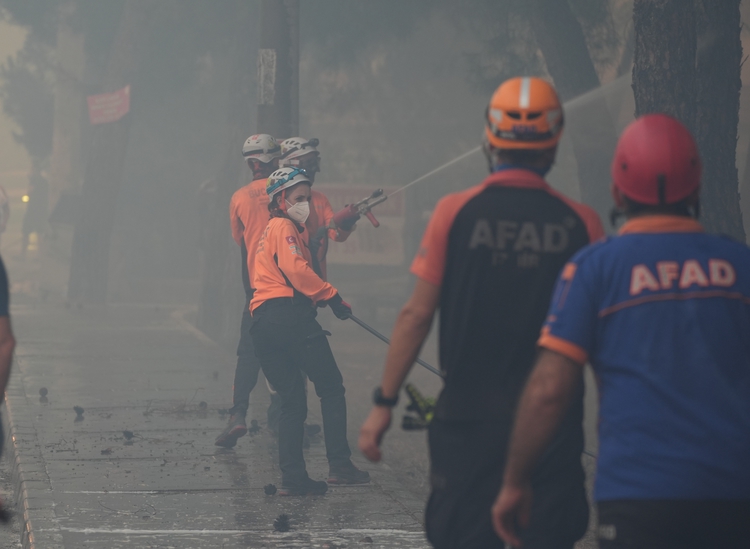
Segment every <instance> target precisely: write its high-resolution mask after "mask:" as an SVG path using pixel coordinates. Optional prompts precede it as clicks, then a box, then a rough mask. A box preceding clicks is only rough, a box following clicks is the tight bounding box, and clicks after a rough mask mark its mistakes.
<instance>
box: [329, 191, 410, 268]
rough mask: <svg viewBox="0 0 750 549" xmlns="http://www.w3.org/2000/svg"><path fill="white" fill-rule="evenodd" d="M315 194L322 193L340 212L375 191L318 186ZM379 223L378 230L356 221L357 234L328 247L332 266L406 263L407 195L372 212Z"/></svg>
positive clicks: (398, 195)
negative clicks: (405, 198) (405, 199)
mask: <svg viewBox="0 0 750 549" xmlns="http://www.w3.org/2000/svg"><path fill="white" fill-rule="evenodd" d="M315 190H316V191H320V192H322V193H323V194H324V195H326V197H328V201H329V202H330V203H331V206H332V207H333V211H334V212H337V211H339V210H340V209H341V208H343V207H344V206H346V205H347V204H354V203H355V202H359V201H360V200H362V199H363V198H365V197H366V196H368V195H369V194H370V193H372V191H374V190H375V189H374V188H369V187H355V186H341V185H319V184H317V183H316V184H315ZM383 190H384V191H385V194H386V195H387V194H389V193H392V192H393V191H395V190H396V188H395V187H392V188H384V189H383ZM372 213H373V214H374V215H375V217H376V218H377V219H378V221H380V227H378V228H377V229H376V228H375V227H373V226H372V224H371V223H370V221H369V220H368V219H367V218H366V217H364V216H363V217H362V219H360V220H359V221H357V230H355V231H354V232H353V233H352V234H351V236H350V237H349V238H348V239H347V240H346V242H331V243H329V245H328V255H327V256H326V258H327V261H328V263H329V264H332V263H339V264H349V265H401V264H402V263H403V262H404V254H405V251H404V224H405V219H406V209H405V207H404V193H398V194H396V195H394V196H392V197H391V198H389V199H388V200H386V201H385V202H383V203H382V204H378V205H377V206H375V207H374V208H373V209H372Z"/></svg>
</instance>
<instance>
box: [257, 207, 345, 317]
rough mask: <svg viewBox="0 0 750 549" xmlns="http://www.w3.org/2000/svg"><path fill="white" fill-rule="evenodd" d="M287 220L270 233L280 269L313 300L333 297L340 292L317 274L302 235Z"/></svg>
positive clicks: (300, 290)
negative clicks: (311, 264)
mask: <svg viewBox="0 0 750 549" xmlns="http://www.w3.org/2000/svg"><path fill="white" fill-rule="evenodd" d="M285 221H286V222H285V223H280V224H279V225H277V230H276V231H274V233H275V234H269V237H271V238H272V239H273V242H271V243H270V245H271V248H272V249H273V250H274V256H275V258H276V263H277V265H278V267H279V270H280V271H281V272H282V273H283V274H284V276H285V277H286V278H287V280H289V282H290V283H291V285H292V286H293V287H294V288H295V289H296V290H297V291H298V292H300V293H302V294H304V295H306V296H307V297H309V298H310V299H312V300H313V302H316V303H317V302H318V301H323V300H326V299H330V298H332V297H333V296H334V295H336V293H338V292H337V291H336V288H334V287H333V286H331V285H330V284H329V283H328V282H325V281H324V280H323V279H321V278H320V277H319V276H318V275H317V274H315V271H313V269H312V267H311V266H310V263H309V261H308V258H307V257H306V256H305V255H306V254H305V253H304V251H305V249H304V247H305V243H304V241H303V240H302V237H301V236H300V234H299V233H298V232H297V229H296V228H295V227H294V224H293V223H292V221H289V220H285ZM308 255H309V253H308Z"/></svg>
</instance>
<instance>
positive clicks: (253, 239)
mask: <svg viewBox="0 0 750 549" xmlns="http://www.w3.org/2000/svg"><path fill="white" fill-rule="evenodd" d="M280 155H281V147H279V144H278V143H277V142H276V140H275V139H274V138H273V137H271V136H270V135H268V134H264V133H261V134H257V135H251V136H250V137H248V138H247V140H246V141H245V144H244V145H243V147H242V156H243V157H244V158H245V159H246V160H247V165H248V166H249V167H250V170H251V171H252V174H253V180H252V181H251V182H250V183H249V184H248V185H245V186H244V187H242V188H240V189H238V190H237V191H236V192H235V193H234V195H233V196H232V200H231V202H230V203H229V222H230V225H231V228H232V238H234V241H235V242H237V245H238V246H239V247H240V249H241V250H242V284H243V286H244V288H245V299H246V302H245V309H244V310H243V313H242V323H241V324H240V343H239V345H238V347H237V369H236V370H235V373H234V394H233V402H232V408H231V416H230V418H229V424H228V425H227V428H226V429H224V431H223V432H222V433H221V434H220V435H219V436H218V437H217V438H216V442H215V443H214V444H216V445H217V446H222V447H224V448H233V447H234V446H235V444H237V439H238V438H240V437H241V436H244V435H245V433H247V423H246V420H245V416H246V415H247V409H248V407H249V405H250V392H251V391H252V390H253V388H254V387H255V384H256V383H257V382H258V373H259V372H260V363H259V362H258V359H257V358H255V351H254V349H253V341H252V338H251V337H250V327H251V326H252V323H253V320H252V316H251V315H250V300H251V299H252V297H253V288H252V287H251V283H250V282H251V280H252V274H253V265H254V263H255V251H256V249H257V248H258V240H260V235H261V234H262V233H263V230H264V229H265V228H266V225H268V195H267V194H266V181H267V178H268V176H269V175H270V174H271V172H273V171H274V170H275V169H276V168H277V166H278V158H279V156H280ZM270 415H271V410H270V409H269V416H270Z"/></svg>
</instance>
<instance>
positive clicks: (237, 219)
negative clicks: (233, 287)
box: [229, 178, 269, 415]
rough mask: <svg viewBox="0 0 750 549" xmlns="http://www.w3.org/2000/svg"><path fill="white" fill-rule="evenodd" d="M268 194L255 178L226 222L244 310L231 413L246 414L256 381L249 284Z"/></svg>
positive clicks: (257, 368) (261, 181) (240, 191)
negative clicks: (238, 262)
mask: <svg viewBox="0 0 750 549" xmlns="http://www.w3.org/2000/svg"><path fill="white" fill-rule="evenodd" d="M268 202H269V200H268V195H267V194H266V178H263V179H256V180H254V181H252V182H251V183H249V184H247V185H245V186H244V187H241V188H240V189H238V190H237V191H236V192H235V193H234V195H232V200H231V201H230V203H229V223H230V227H231V229H232V238H234V241H235V242H236V243H237V245H238V246H239V247H240V249H241V250H242V285H243V287H244V288H245V300H246V301H245V308H244V309H243V312H242V321H241V324H240V342H239V345H238V346H237V368H236V370H235V372H234V394H233V402H232V404H233V406H232V412H233V413H239V414H240V415H245V414H246V413H247V409H248V407H249V405H250V393H251V392H252V390H253V388H254V387H255V385H256V383H257V382H258V374H259V373H260V363H259V362H258V359H257V358H256V357H255V349H254V348H253V340H252V338H251V337H250V328H251V327H252V324H253V318H252V316H251V315H250V300H251V299H252V297H253V289H252V287H251V283H250V281H251V280H252V276H253V265H254V264H255V251H256V250H257V249H258V241H259V240H260V236H261V234H263V230H264V229H265V228H266V225H268V217H269V215H268Z"/></svg>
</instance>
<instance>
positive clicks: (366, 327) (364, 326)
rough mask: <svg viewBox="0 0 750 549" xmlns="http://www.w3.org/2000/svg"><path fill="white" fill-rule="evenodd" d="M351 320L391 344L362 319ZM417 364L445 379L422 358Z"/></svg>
mask: <svg viewBox="0 0 750 549" xmlns="http://www.w3.org/2000/svg"><path fill="white" fill-rule="evenodd" d="M349 318H350V319H352V320H353V321H354V322H356V323H357V324H359V325H360V326H362V327H363V328H364V329H365V330H367V331H368V332H370V333H371V334H372V335H374V336H375V337H377V338H378V339H379V340H381V341H384V342H385V343H387V344H388V345H390V344H391V340H390V339H388V338H387V337H385V336H384V335H383V334H381V333H380V332H378V331H377V330H376V329H375V328H373V327H372V326H370V325H369V324H367V323H365V322H363V321H361V320H360V319H358V318H357V317H356V316H354V315H349ZM415 362H416V363H417V364H419V365H420V366H424V367H425V368H427V369H428V370H429V371H431V372H432V373H433V374H435V375H436V376H440V377H443V374H442V372H440V370H438V369H437V368H435V367H434V366H432V365H430V364H428V363H427V362H425V361H424V360H422V359H421V358H417V359H416V361H415Z"/></svg>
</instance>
